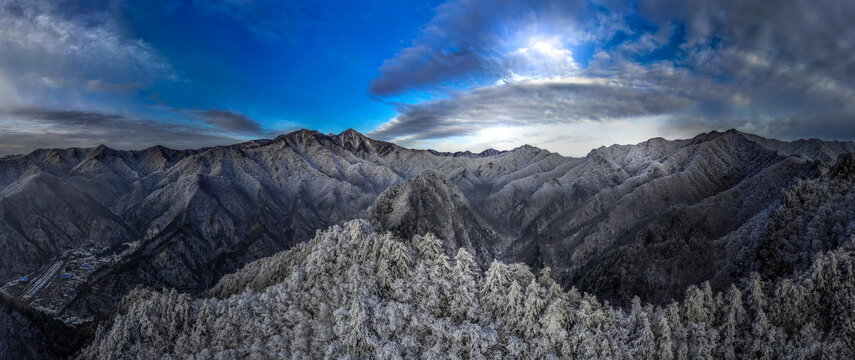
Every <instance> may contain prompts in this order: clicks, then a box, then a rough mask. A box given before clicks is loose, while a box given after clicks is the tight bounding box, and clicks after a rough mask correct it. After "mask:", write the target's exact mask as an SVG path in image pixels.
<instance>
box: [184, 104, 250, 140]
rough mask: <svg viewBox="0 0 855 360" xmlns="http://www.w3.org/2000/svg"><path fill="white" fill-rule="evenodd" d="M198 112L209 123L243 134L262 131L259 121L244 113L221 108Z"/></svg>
mask: <svg viewBox="0 0 855 360" xmlns="http://www.w3.org/2000/svg"><path fill="white" fill-rule="evenodd" d="M196 114H197V115H199V116H201V117H202V119H203V120H204V121H205V123H207V124H208V125H211V126H216V127H217V128H219V129H222V130H225V131H230V132H235V133H241V134H260V133H262V129H261V126H260V125H259V124H258V123H257V122H255V121H254V120H252V119H250V118H248V117H246V116H244V115H242V114H238V113H234V112H231V111H227V110H219V109H209V110H206V111H198V112H196Z"/></svg>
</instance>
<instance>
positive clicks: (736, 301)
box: [719, 285, 748, 360]
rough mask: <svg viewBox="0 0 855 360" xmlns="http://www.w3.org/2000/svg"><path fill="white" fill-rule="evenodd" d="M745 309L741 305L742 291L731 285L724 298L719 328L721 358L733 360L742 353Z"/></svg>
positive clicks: (745, 317) (745, 319)
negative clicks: (722, 316) (722, 317)
mask: <svg viewBox="0 0 855 360" xmlns="http://www.w3.org/2000/svg"><path fill="white" fill-rule="evenodd" d="M747 322H748V320H747V316H746V314H745V309H744V308H743V307H742V292H741V291H739V289H737V288H736V286H734V285H731V287H730V289H729V290H728V291H727V297H726V300H725V318H724V320H723V323H722V325H721V327H720V329H719V332H720V334H721V343H720V345H719V351H720V353H721V356H722V358H724V359H726V360H735V359H736V355H737V354H741V353H742V339H741V338H742V333H743V331H745V327H746V324H747Z"/></svg>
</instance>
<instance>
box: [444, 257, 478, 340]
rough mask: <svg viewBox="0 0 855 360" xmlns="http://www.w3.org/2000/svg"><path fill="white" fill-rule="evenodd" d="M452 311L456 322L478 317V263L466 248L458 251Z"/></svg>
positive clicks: (474, 319)
mask: <svg viewBox="0 0 855 360" xmlns="http://www.w3.org/2000/svg"><path fill="white" fill-rule="evenodd" d="M452 274H453V275H452V280H453V281H454V288H453V289H452V292H453V296H452V302H451V304H452V311H451V315H452V316H453V317H454V319H455V320H456V322H458V323H459V322H461V321H463V320H469V321H473V322H474V321H476V320H477V318H478V308H479V306H480V305H479V304H478V280H479V279H478V275H479V270H478V265H477V264H476V263H475V260H474V259H473V258H472V255H469V252H467V251H466V250H465V249H464V248H460V250H458V251H457V255H456V256H455V257H454V269H452Z"/></svg>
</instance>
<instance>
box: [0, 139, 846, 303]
mask: <svg viewBox="0 0 855 360" xmlns="http://www.w3.org/2000/svg"><path fill="white" fill-rule="evenodd" d="M851 151H855V144H853V143H823V142H819V143H817V142H816V141H808V142H794V143H786V142H779V141H774V140H769V139H763V138H759V137H756V136H753V135H747V134H742V133H739V132H736V131H729V132H726V133H718V132H712V133H707V134H701V135H699V136H697V137H695V138H692V139H688V140H676V141H667V140H664V139H651V140H649V141H646V142H643V143H640V144H636V145H620V146H618V145H615V146H610V147H602V148H599V149H595V150H593V151H591V152H590V153H589V154H588V155H587V156H585V157H583V158H568V157H563V156H561V155H558V154H555V153H551V152H548V151H545V150H542V149H538V148H535V147H531V146H523V147H519V148H516V149H513V150H510V151H495V150H492V149H491V150H487V151H484V152H481V153H477V154H476V153H471V152H460V153H440V152H436V151H432V150H411V149H406V148H402V147H399V146H397V145H394V144H391V143H386V142H382V141H377V140H373V139H370V138H368V137H365V136H364V135H361V134H359V133H357V132H355V131H353V130H348V131H345V132H343V133H341V134H338V135H332V134H330V135H324V134H321V133H319V132H316V131H309V130H300V131H296V132H293V133H290V134H286V135H282V136H280V137H278V138H276V139H273V140H257V141H251V142H247V143H242V144H237V145H233V146H221V147H213V148H205V149H199V150H186V151H179V150H171V149H166V148H163V147H152V148H149V149H144V150H139V151H117V150H113V149H109V148H106V147H104V146H100V147H97V148H91V149H76V148H74V149H62V150H59V149H53V150H38V151H35V152H33V153H30V154H27V155H14V156H7V157H3V158H0V258H2V260H3V264H4V266H2V267H0V279H2V280H3V281H4V282H7V281H10V280H13V279H16V278H17V277H19V276H22V275H26V274H35V275H38V274H39V273H40V272H41V271H44V269H45V268H46V265H48V264H49V263H51V262H53V261H56V259H58V258H60V259H63V261H65V262H64V264H69V263H71V261H72V260H73V259H76V258H86V259H92V260H87V261H93V262H97V263H98V264H100V265H99V266H98V267H97V269H93V270H92V271H90V272H87V273H86V277H85V279H84V280H81V283H80V285H79V286H76V287H74V288H73V291H71V292H68V294H71V297H70V299H69V300H63V302H61V304H59V305H58V308H57V309H58V310H57V311H58V313H57V316H66V315H73V316H76V317H79V318H83V319H86V318H90V319H91V317H93V316H96V315H97V314H101V313H103V312H105V311H107V310H109V309H110V308H112V307H113V305H114V304H115V303H116V301H118V299H120V298H121V297H122V296H123V295H124V294H125V293H127V291H129V290H130V289H132V288H133V287H135V286H137V285H143V286H151V287H155V288H161V287H167V288H176V289H178V290H180V291H186V292H200V291H203V290H205V289H207V288H209V287H210V286H211V285H213V284H214V283H215V282H216V281H217V279H219V278H220V277H221V276H222V275H224V274H228V273H231V272H233V271H235V270H236V269H238V268H240V267H241V266H243V265H244V264H246V263H247V262H249V261H252V260H255V259H258V258H261V257H264V256H269V255H271V254H273V253H276V252H278V251H281V250H284V249H288V248H290V247H292V246H294V245H295V244H298V243H300V242H303V241H306V240H308V239H309V238H311V237H312V236H313V235H314V233H315V231H317V230H319V229H324V228H327V227H328V226H330V225H333V224H336V223H339V222H342V221H345V220H349V219H352V218H355V217H360V216H365V217H367V218H369V219H370V220H371V221H372V222H373V223H374V224H375V225H376V226H377V227H379V228H384V229H390V230H394V231H397V232H400V233H402V234H404V235H405V236H408V235H409V234H415V233H425V232H432V233H434V234H436V235H437V236H439V237H440V238H442V239H443V241H444V242H445V247H446V250H448V251H450V250H452V249H455V248H457V247H466V248H467V249H469V250H470V252H472V253H473V254H474V255H475V256H476V258H477V261H478V262H479V263H481V264H485V263H486V262H487V261H489V260H491V259H492V258H494V257H496V258H499V259H501V260H503V261H505V262H525V263H528V264H530V265H533V266H535V267H541V266H549V267H551V268H552V274H553V277H555V278H556V280H558V281H559V283H561V284H562V285H563V286H566V287H569V286H577V287H579V288H580V289H581V290H585V291H589V292H593V293H595V294H597V295H598V296H601V297H602V298H604V299H608V300H611V301H618V302H621V301H627V300H628V299H629V298H630V297H631V296H632V295H635V294H638V295H640V296H642V298H643V299H644V300H646V301H652V302H665V301H668V300H670V298H672V297H678V296H681V294H682V293H683V290H684V289H685V287H686V286H688V285H689V284H693V283H697V282H700V281H703V280H711V282H712V284H713V285H714V286H724V285H725V284H729V283H730V282H729V281H731V280H732V279H734V278H738V277H739V276H741V275H742V274H744V273H746V272H747V271H752V270H756V269H758V268H759V267H761V266H762V265H763V264H764V260H763V259H764V258H763V257H762V256H760V255H758V254H760V253H762V249H763V248H764V246H767V245H764V244H767V243H768V242H767V241H765V240H763V239H765V237H767V236H768V234H770V233H772V232H773V231H777V230H775V229H771V230H770V225H769V224H770V221H771V220H770V219H772V218H773V217H774V216H775V214H776V211H777V210H776V209H778V207H779V206H780V204H781V199H782V197H783V196H784V194H785V192H786V190H787V189H789V188H791V187H792V186H793V185H794V184H796V183H797V182H798V181H799V180H800V179H815V178H819V177H821V176H822V174H823V170H822V169H823V166H825V167H826V168H827V167H828V166H830V165H823V164H826V163H828V164H830V163H833V162H835V161H836V159H837V157H838V156H839V155H840V154H843V153H846V152H851ZM841 168H842V169H843V167H841ZM847 169H848V168H847ZM846 171H848V170H846ZM841 172H843V173H845V171H843V170H841ZM830 201H833V200H830ZM841 206H842V207H846V206H848V205H846V206H844V205H841ZM832 228H833V226H832ZM850 230H851V229H849V228H847V227H846V226H844V227H843V228H842V230H839V231H838V233H839V234H840V235H835V236H847V234H850V233H851V232H852V231H850ZM833 243H836V242H832V243H830V244H833ZM806 251H807V250H806ZM69 259H71V260H69ZM75 264H76V263H75ZM781 268H782V269H789V268H790V267H788V266H784V265H782V266H781ZM35 275H34V276H35Z"/></svg>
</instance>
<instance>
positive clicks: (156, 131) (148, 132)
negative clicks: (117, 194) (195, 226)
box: [0, 108, 245, 155]
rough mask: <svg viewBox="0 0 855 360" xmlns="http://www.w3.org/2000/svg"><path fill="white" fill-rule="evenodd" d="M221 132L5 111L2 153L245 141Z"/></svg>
mask: <svg viewBox="0 0 855 360" xmlns="http://www.w3.org/2000/svg"><path fill="white" fill-rule="evenodd" d="M244 140H245V139H243V138H241V137H235V136H231V135H228V134H223V133H221V132H220V131H217V130H214V129H209V128H202V127H198V126H193V125H187V124H181V123H165V122H160V121H154V120H151V119H141V118H133V117H128V116H126V115H121V114H107V113H99V112H89V111H74V110H54V109H45V108H17V109H12V110H6V111H1V112H0V155H2V154H16V153H26V152H29V151H32V150H34V149H36V148H58V147H72V146H77V147H91V146H95V145H98V144H106V145H108V146H110V147H114V148H119V149H141V148H146V147H149V146H152V145H155V144H160V145H164V146H167V147H171V148H178V149H187V148H199V147H204V146H213V145H222V144H229V143H237V142H240V141H244Z"/></svg>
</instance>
